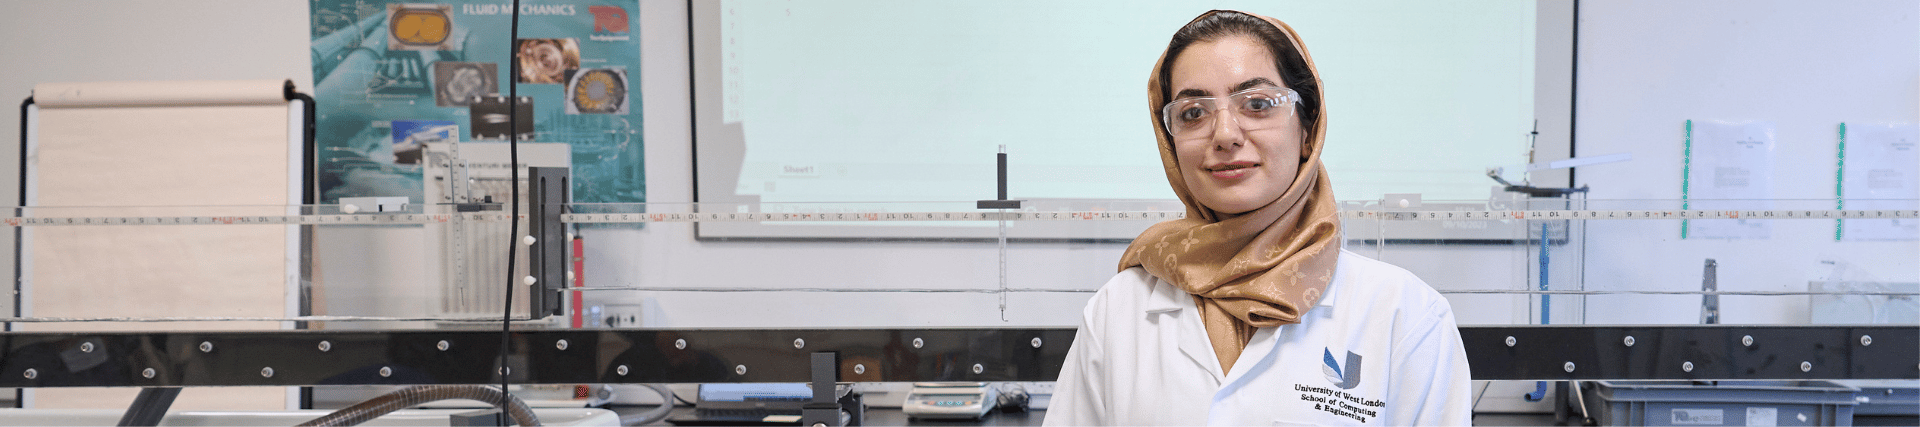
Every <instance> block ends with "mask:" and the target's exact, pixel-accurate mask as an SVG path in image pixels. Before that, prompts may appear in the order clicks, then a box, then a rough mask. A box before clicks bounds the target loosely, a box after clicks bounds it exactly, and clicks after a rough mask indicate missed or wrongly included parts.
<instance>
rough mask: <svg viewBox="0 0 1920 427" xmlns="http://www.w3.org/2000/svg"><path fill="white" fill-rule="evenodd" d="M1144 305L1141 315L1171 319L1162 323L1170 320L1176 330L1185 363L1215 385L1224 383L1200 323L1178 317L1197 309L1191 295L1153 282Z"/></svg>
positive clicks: (1158, 281)
mask: <svg viewBox="0 0 1920 427" xmlns="http://www.w3.org/2000/svg"><path fill="white" fill-rule="evenodd" d="M1145 305H1146V308H1145V309H1144V310H1141V311H1142V313H1141V315H1142V316H1147V317H1154V316H1170V317H1171V318H1170V319H1161V321H1172V322H1174V325H1176V326H1175V327H1176V328H1178V331H1179V332H1178V334H1179V336H1180V338H1179V339H1178V340H1177V341H1178V342H1179V343H1180V354H1183V355H1186V356H1187V359H1188V360H1191V361H1192V362H1193V363H1194V364H1196V365H1199V366H1200V367H1201V369H1203V370H1205V371H1206V372H1207V373H1208V374H1211V375H1212V377H1213V381H1214V384H1223V383H1225V382H1226V374H1225V373H1222V372H1221V371H1220V361H1219V359H1218V358H1215V357H1214V356H1213V344H1212V343H1211V342H1210V341H1207V329H1206V326H1203V325H1201V324H1200V319H1199V318H1188V317H1186V316H1181V313H1185V312H1189V311H1193V310H1197V309H1198V307H1196V306H1195V305H1194V302H1193V295H1189V294H1187V293H1186V291H1182V290H1180V289H1179V288H1175V287H1173V285H1172V284H1169V283H1167V282H1166V281H1163V280H1158V279H1156V280H1154V284H1153V292H1152V293H1150V294H1148V295H1147V301H1146V304H1145Z"/></svg>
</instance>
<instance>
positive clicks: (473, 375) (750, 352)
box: [0, 325, 1920, 387]
mask: <svg viewBox="0 0 1920 427" xmlns="http://www.w3.org/2000/svg"><path fill="white" fill-rule="evenodd" d="M1460 331H1461V338H1462V339H1463V341H1464V344H1465V347H1466V351H1467V357H1468V361H1469V362H1468V365H1469V366H1471V369H1472V370H1473V374H1472V376H1473V378H1474V379H1478V380H1600V379H1648V380H1738V379H1920V328H1916V327H1911V326H1731V325H1712V326H1578V325H1572V326H1471V327H1462V328H1460ZM499 333H500V332H498V331H447V330H412V331H298V330H295V331H244V332H242V331H235V332H205V331H192V332H85V333H82V332H7V333H4V334H0V387H95V386H133V387H192V386H306V385H364V384H490V383H497V382H498V378H497V377H495V376H494V373H493V371H494V369H495V367H496V366H499V365H498V363H497V361H498V359H497V358H498V357H499V355H500V354H501V352H500V351H498V350H499V345H500V340H499ZM1073 335H1074V330H1073V329H1063V328H1044V329H788V330H781V329H751V330H748V329H724V330H651V329H540V330H521V331H515V332H514V333H513V336H512V340H511V341H512V343H513V344H512V346H511V349H510V350H509V351H508V352H507V360H508V361H509V363H508V375H509V376H510V377H511V378H510V381H512V382H514V383H521V384H581V383H694V382H808V381H811V380H812V379H813V377H812V376H811V372H812V365H811V363H812V361H811V357H813V356H812V355H813V354H815V353H820V352H831V353H834V354H836V355H837V358H838V361H839V362H838V365H839V369H838V370H839V372H838V378H839V381H861V382H865V381H1051V380H1053V379H1055V378H1056V377H1058V376H1059V374H1060V367H1061V364H1062V363H1063V362H1064V360H1065V358H1066V353H1067V349H1068V348H1069V347H1070V345H1071V343H1072V341H1073Z"/></svg>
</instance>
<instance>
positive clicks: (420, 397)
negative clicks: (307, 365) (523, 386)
mask: <svg viewBox="0 0 1920 427" xmlns="http://www.w3.org/2000/svg"><path fill="white" fill-rule="evenodd" d="M502 397H506V398H507V399H508V400H507V403H506V405H505V406H506V408H505V410H506V412H507V416H509V417H513V421H514V422H516V423H519V424H520V425H523V426H537V425H540V418H539V417H535V416H534V415H533V410H532V409H529V408H527V403H526V402H522V401H520V398H518V397H512V396H507V395H505V393H501V392H500V389H499V388H496V387H488V386H478V385H423V386H414V387H407V388H404V389H401V390H400V391H396V392H392V393H387V394H383V395H380V397H376V398H372V399H367V401H365V402H360V403H356V404H354V405H353V406H348V407H345V408H341V409H340V410H338V411H333V413H331V414H327V415H324V416H321V417H320V418H314V419H313V420H312V421H307V422H305V423H301V424H300V425H301V426H302V427H305V426H330V427H331V426H354V425H360V423H364V422H367V421H371V420H373V419H374V418H379V417H380V416H382V415H386V414H389V413H392V412H393V411H398V410H401V409H406V408H411V407H414V406H419V405H420V404H424V403H427V402H435V401H441V400H448V399H467V400H477V401H481V402H486V403H498V402H500V399H501V398H502Z"/></svg>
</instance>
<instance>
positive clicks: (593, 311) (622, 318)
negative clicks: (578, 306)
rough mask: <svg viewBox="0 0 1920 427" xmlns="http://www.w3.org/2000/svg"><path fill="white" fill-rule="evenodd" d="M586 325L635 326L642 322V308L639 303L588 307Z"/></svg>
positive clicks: (607, 326)
mask: <svg viewBox="0 0 1920 427" xmlns="http://www.w3.org/2000/svg"><path fill="white" fill-rule="evenodd" d="M583 317H585V318H584V319H582V320H584V322H582V323H584V325H583V326H586V327H589V328H633V327H639V326H640V323H641V319H644V317H642V310H641V309H640V305H638V304H606V305H595V306H588V307H587V314H586V316H583Z"/></svg>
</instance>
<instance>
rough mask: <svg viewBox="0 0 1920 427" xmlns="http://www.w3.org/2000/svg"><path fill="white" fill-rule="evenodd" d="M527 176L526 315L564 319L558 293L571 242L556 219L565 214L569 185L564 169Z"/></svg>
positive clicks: (564, 277) (531, 172)
mask: <svg viewBox="0 0 1920 427" xmlns="http://www.w3.org/2000/svg"><path fill="white" fill-rule="evenodd" d="M527 175H529V176H528V177H527V201H529V202H531V203H529V205H531V206H532V207H533V209H531V210H529V211H527V225H528V226H527V236H531V237H533V244H531V245H530V247H529V248H528V249H527V274H528V277H533V278H534V281H533V283H532V284H530V285H527V301H528V304H529V305H528V307H527V309H528V311H527V312H528V313H529V314H530V315H531V317H533V318H536V319H538V318H542V317H547V316H561V315H565V314H566V309H565V307H564V306H563V305H562V303H561V299H562V298H561V297H560V291H561V289H563V288H565V287H566V283H567V246H568V245H569V244H570V243H569V241H570V240H571V239H568V238H567V230H566V224H563V223H561V222H560V215H561V214H565V213H566V206H567V203H569V202H571V196H570V195H569V193H568V189H569V187H570V186H571V185H572V184H570V178H569V177H568V175H567V168H551V167H539V168H527ZM516 238H517V237H516Z"/></svg>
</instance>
